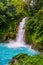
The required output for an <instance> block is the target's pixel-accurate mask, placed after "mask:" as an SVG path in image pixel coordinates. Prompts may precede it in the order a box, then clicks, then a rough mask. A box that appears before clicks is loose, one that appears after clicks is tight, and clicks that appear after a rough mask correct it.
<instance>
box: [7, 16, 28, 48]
mask: <svg viewBox="0 0 43 65" xmlns="http://www.w3.org/2000/svg"><path fill="white" fill-rule="evenodd" d="M26 18H27V17H25V18H23V19H22V21H21V22H20V24H19V28H18V32H17V35H16V41H13V40H10V41H9V44H8V47H24V46H25V42H24V32H25V29H24V27H25V22H26Z"/></svg>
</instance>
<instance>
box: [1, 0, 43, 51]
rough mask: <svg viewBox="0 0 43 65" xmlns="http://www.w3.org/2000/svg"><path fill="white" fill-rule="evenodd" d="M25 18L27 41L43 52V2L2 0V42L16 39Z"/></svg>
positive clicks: (34, 0)
mask: <svg viewBox="0 0 43 65" xmlns="http://www.w3.org/2000/svg"><path fill="white" fill-rule="evenodd" d="M23 17H27V21H26V24H25V41H26V42H27V44H32V46H33V47H34V48H35V49H38V50H39V51H41V52H43V0H27V1H26V2H24V1H23V0H19V1H18V0H0V41H6V40H7V39H10V38H11V39H15V37H16V33H17V28H18V25H19V22H21V19H22V18H23Z"/></svg>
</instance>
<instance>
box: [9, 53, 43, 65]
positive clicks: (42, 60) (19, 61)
mask: <svg viewBox="0 0 43 65" xmlns="http://www.w3.org/2000/svg"><path fill="white" fill-rule="evenodd" d="M40 64H41V65H43V55H34V56H30V55H28V54H23V53H20V54H18V55H16V56H14V57H13V58H12V59H11V61H10V62H9V64H8V65H40Z"/></svg>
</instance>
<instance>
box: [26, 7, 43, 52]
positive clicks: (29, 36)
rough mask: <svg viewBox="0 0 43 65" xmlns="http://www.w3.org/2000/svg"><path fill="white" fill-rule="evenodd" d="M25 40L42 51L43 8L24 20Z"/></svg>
mask: <svg viewBox="0 0 43 65" xmlns="http://www.w3.org/2000/svg"><path fill="white" fill-rule="evenodd" d="M26 41H27V43H30V44H32V45H33V46H34V47H35V48H36V49H38V50H40V51H43V8H41V9H40V10H39V11H38V12H37V13H36V14H35V15H34V16H33V17H32V18H31V17H30V18H29V19H28V20H27V22H26Z"/></svg>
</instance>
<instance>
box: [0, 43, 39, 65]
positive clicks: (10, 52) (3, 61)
mask: <svg viewBox="0 0 43 65" xmlns="http://www.w3.org/2000/svg"><path fill="white" fill-rule="evenodd" d="M19 53H27V54H29V55H34V54H37V53H38V52H37V51H34V50H33V49H30V48H29V47H17V48H8V47H7V46H6V45H5V44H0V65H7V64H8V62H9V61H10V59H11V58H12V57H13V56H15V55H17V54H19Z"/></svg>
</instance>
